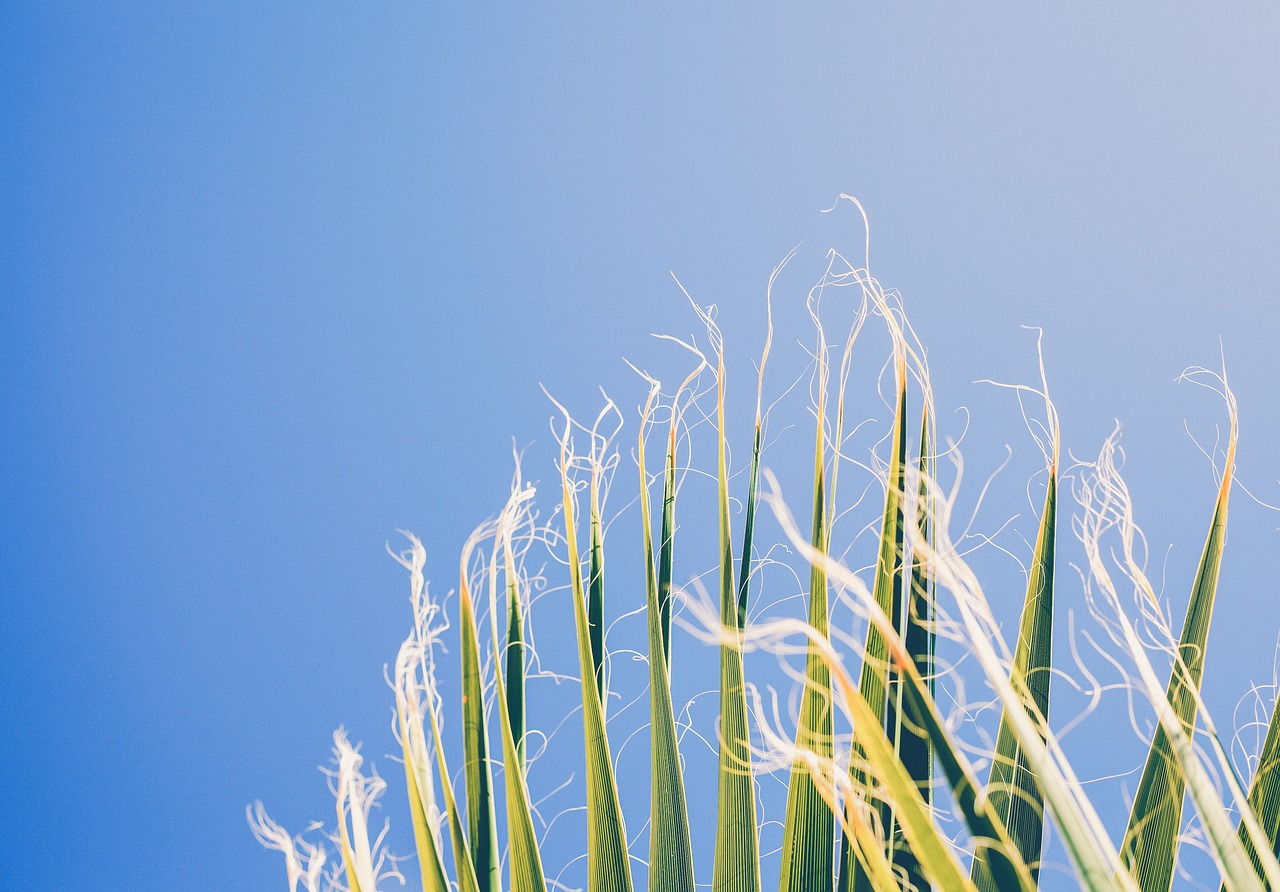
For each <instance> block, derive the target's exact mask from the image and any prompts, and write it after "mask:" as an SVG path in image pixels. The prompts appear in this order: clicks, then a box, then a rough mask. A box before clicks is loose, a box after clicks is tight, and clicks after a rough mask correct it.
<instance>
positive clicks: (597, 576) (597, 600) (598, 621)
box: [587, 471, 608, 711]
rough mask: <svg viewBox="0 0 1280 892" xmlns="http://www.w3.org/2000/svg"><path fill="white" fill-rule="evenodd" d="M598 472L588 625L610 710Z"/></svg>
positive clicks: (605, 703) (602, 695) (593, 483)
mask: <svg viewBox="0 0 1280 892" xmlns="http://www.w3.org/2000/svg"><path fill="white" fill-rule="evenodd" d="M598 473H599V472H598V471H593V472H592V475H591V571H590V575H589V577H588V579H589V580H590V582H589V584H588V586H587V625H588V626H589V627H590V630H591V663H592V666H593V667H594V668H593V670H592V672H593V675H594V676H595V680H596V690H597V691H598V692H599V693H600V704H601V708H602V709H605V710H606V711H607V709H608V700H607V698H606V697H605V689H604V532H603V530H602V529H601V526H600V493H599V489H598V481H597V475H598Z"/></svg>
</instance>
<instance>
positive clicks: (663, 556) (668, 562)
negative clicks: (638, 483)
mask: <svg viewBox="0 0 1280 892" xmlns="http://www.w3.org/2000/svg"><path fill="white" fill-rule="evenodd" d="M675 545H676V426H675V424H672V425H671V434H670V436H669V438H668V440H667V476H666V478H665V480H664V481H663V484H662V543H661V545H660V546H659V549H658V616H659V618H660V620H661V621H660V623H659V625H660V627H661V630H662V656H663V659H665V660H666V663H667V672H668V673H670V671H671V573H672V566H673V562H674V560H675Z"/></svg>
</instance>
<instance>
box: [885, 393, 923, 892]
mask: <svg viewBox="0 0 1280 892" xmlns="http://www.w3.org/2000/svg"><path fill="white" fill-rule="evenodd" d="M929 440H930V438H929V407H928V405H927V404H926V406H925V410H924V412H923V414H922V420H921V422H920V458H919V461H918V463H917V470H918V472H919V485H918V487H917V493H918V494H917V499H916V526H917V528H918V535H919V539H920V541H921V542H928V536H929V491H928V484H927V478H928V476H929V472H930V470H931V469H930V457H929ZM910 579H911V585H910V587H909V589H908V590H907V592H906V593H905V594H904V596H903V598H902V603H901V604H900V605H898V607H899V609H900V612H899V613H898V614H897V615H896V616H895V617H894V625H895V627H896V628H898V629H902V630H903V631H902V636H903V640H904V641H905V643H906V648H907V652H908V653H909V654H910V655H911V658H912V660H913V661H914V665H915V668H916V671H917V672H918V673H919V674H920V675H921V676H922V677H924V678H927V679H930V682H929V683H930V684H932V676H933V634H934V633H933V626H932V624H931V619H932V616H933V603H932V592H931V589H930V586H929V578H928V575H927V573H926V570H925V564H924V560H923V558H922V556H921V555H920V554H919V553H918V550H917V553H916V554H914V555H913V556H912V560H911V572H910ZM889 690H890V692H891V693H892V696H891V697H890V698H889V702H890V704H891V708H892V715H889V716H886V720H887V721H886V728H889V729H892V731H893V733H894V737H893V738H892V739H893V740H894V742H895V748H896V749H897V751H898V758H899V759H901V760H902V764H903V766H904V767H905V768H906V769H907V773H908V774H909V775H911V777H912V778H913V779H914V780H915V782H916V786H917V787H918V788H919V790H920V794H921V796H923V797H924V800H925V802H928V803H930V804H932V802H933V746H932V742H931V741H930V738H929V735H928V734H927V733H925V732H924V730H923V729H922V728H921V727H920V726H919V725H918V724H916V723H913V722H910V721H906V722H904V721H902V716H903V705H904V704H903V697H904V692H903V681H902V676H901V672H900V671H898V670H895V669H894V668H893V666H892V665H890V667H889ZM930 693H932V690H931V691H930ZM894 864H895V865H897V867H898V868H899V869H900V870H901V871H902V872H903V874H904V875H905V878H906V881H907V883H908V884H909V885H911V886H913V887H915V888H916V889H917V890H919V892H928V888H929V886H928V883H927V881H926V879H925V878H924V876H923V875H921V873H920V865H919V862H918V861H917V859H916V857H915V855H914V854H912V852H911V849H910V847H908V846H905V845H899V846H896V847H895V850H894Z"/></svg>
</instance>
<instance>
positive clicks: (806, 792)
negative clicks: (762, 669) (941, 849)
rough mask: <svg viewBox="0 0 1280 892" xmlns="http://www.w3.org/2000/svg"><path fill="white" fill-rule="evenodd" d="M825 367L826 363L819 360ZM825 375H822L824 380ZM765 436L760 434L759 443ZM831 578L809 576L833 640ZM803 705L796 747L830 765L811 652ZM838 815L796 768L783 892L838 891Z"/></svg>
mask: <svg viewBox="0 0 1280 892" xmlns="http://www.w3.org/2000/svg"><path fill="white" fill-rule="evenodd" d="M819 362H821V359H820V360H819ZM823 371H824V370H820V371H819V375H820V377H824V375H823ZM825 389H826V384H825V381H820V382H819V398H818V407H817V416H818V432H817V438H816V443H817V446H816V451H815V455H814V467H813V530H812V542H813V547H814V549H815V550H820V551H827V550H828V528H827V492H826V487H825V476H826V475H825V462H826V441H825V438H824V433H823V425H824V424H825V422H826V417H825V412H824V405H823V403H824V400H823V394H824V392H825ZM758 437H759V434H758V433H757V439H758ZM827 594H828V593H827V575H826V573H825V572H824V571H823V569H822V566H821V564H811V565H810V571H809V625H811V626H813V628H814V629H816V630H817V631H818V633H819V634H820V635H823V636H824V637H825V636H827V635H828V634H829V628H828V627H829V622H828V615H827ZM802 697H803V699H802V700H801V704H800V722H799V726H798V727H797V728H796V741H795V742H796V747H797V748H798V749H805V750H810V751H812V752H815V753H817V754H818V755H819V756H820V757H822V758H823V759H830V758H831V752H832V737H831V719H832V716H831V672H830V670H829V669H828V668H827V664H826V663H825V662H824V661H823V659H822V656H821V655H820V654H819V653H818V652H817V651H816V650H814V649H813V648H810V650H809V653H808V655H807V656H806V658H805V687H804V692H803V694H802ZM834 855H835V815H834V813H833V812H832V810H831V809H830V808H829V807H828V805H827V801H826V799H825V798H824V797H823V796H822V793H821V792H820V791H819V789H818V787H817V785H816V784H815V782H814V778H813V777H812V776H811V775H810V773H809V766H808V765H807V764H806V763H805V762H804V761H801V760H799V759H797V760H795V761H794V762H793V763H792V766H791V778H790V780H789V782H788V784H787V810H786V821H785V823H784V825H783V830H782V867H781V874H780V878H779V883H778V888H779V890H781V892H830V890H831V889H832V887H833V885H834V880H835V876H834V873H833V869H832V868H833V858H834Z"/></svg>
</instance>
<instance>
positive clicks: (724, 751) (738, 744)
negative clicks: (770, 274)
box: [711, 357, 760, 892]
mask: <svg viewBox="0 0 1280 892" xmlns="http://www.w3.org/2000/svg"><path fill="white" fill-rule="evenodd" d="M716 414H717V421H718V427H717V430H718V438H717V450H718V453H719V478H718V483H719V486H718V494H719V499H718V502H719V516H720V622H721V624H722V625H723V626H724V627H725V628H726V629H730V630H733V631H734V632H736V633H737V634H738V636H739V640H740V636H741V630H742V628H743V618H744V617H745V614H746V594H747V585H746V582H747V580H748V579H749V578H750V573H751V566H750V555H751V538H750V536H746V537H744V541H743V553H744V554H745V555H747V562H746V563H745V564H744V566H743V567H742V568H741V570H740V572H741V574H742V576H741V581H740V584H739V585H738V586H737V587H736V589H735V586H734V573H733V543H732V538H731V536H730V530H729V480H728V466H727V463H726V460H725V438H726V434H725V419H724V359H723V357H721V359H720V363H719V369H718V374H717V376H716ZM758 430H759V429H758V428H757V431H758ZM759 443H760V438H759V433H757V435H756V449H755V450H754V451H753V455H752V471H751V479H752V481H753V482H754V481H755V479H756V472H757V469H758V466H759V461H760V452H759ZM755 499H756V494H755V491H754V488H753V489H752V492H751V493H750V494H749V495H748V500H747V510H748V512H749V514H750V516H752V517H753V518H754V511H755ZM717 803H718V816H717V820H716V849H715V865H714V869H713V872H712V881H711V885H712V889H713V892H760V842H759V837H758V835H757V834H758V830H757V825H756V798H755V780H754V777H753V775H752V769H751V740H750V732H749V731H748V728H747V701H746V691H745V690H744V679H743V669H742V648H741V646H740V644H739V643H737V642H724V643H722V644H721V645H720V765H719V781H718V792H717Z"/></svg>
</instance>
